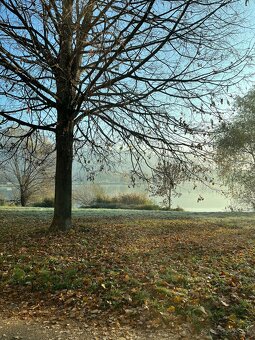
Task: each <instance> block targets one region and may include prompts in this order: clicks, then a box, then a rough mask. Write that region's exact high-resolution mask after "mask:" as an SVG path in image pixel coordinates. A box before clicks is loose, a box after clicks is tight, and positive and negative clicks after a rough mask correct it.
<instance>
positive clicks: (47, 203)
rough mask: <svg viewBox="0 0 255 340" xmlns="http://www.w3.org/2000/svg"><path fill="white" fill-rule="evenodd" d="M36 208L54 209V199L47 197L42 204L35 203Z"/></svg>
mask: <svg viewBox="0 0 255 340" xmlns="http://www.w3.org/2000/svg"><path fill="white" fill-rule="evenodd" d="M33 206H34V207H39V208H53V207H54V198H49V197H46V198H44V199H43V200H42V201H41V202H35V203H34V204H33Z"/></svg>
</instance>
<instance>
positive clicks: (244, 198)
mask: <svg viewBox="0 0 255 340" xmlns="http://www.w3.org/2000/svg"><path fill="white" fill-rule="evenodd" d="M215 152H216V154H215V160H216V163H217V167H218V173H219V176H220V177H221V179H222V180H223V184H224V185H226V187H227V188H228V191H227V194H228V195H230V196H231V197H232V198H234V199H235V200H237V201H238V202H239V203H242V204H245V205H246V206H247V205H248V206H251V207H253V208H255V175H254V174H255V172H254V171H255V89H254V88H253V89H252V90H251V91H249V92H248V94H247V95H245V96H244V97H242V98H241V97H239V98H237V100H236V115H235V117H234V118H233V119H232V120H231V121H230V122H228V123H223V124H221V126H220V127H218V128H217V129H216V138H215Z"/></svg>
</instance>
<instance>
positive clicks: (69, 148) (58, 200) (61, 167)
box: [50, 121, 73, 232]
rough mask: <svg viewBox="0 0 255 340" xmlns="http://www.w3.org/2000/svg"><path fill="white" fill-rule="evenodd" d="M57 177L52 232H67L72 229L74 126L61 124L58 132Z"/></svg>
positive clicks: (67, 123)
mask: <svg viewBox="0 0 255 340" xmlns="http://www.w3.org/2000/svg"><path fill="white" fill-rule="evenodd" d="M56 152H57V155H56V175H55V202H54V217H53V221H52V223H51V226H50V231H53V232H55V231H67V230H68V229H70V228H71V227H72V163H73V126H72V123H71V122H70V121H67V122H66V123H64V124H63V123H62V124H61V123H59V124H58V127H57V131H56Z"/></svg>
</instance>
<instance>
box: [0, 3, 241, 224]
mask: <svg viewBox="0 0 255 340" xmlns="http://www.w3.org/2000/svg"><path fill="white" fill-rule="evenodd" d="M238 4H239V1H231V0H224V1H222V0H213V1H210V0H206V1H205V0H196V1H195V0H185V1H184V0H173V1H164V0H150V1H148V0H121V1H120V0H107V1H106V0H97V1H95V0H54V1H53V0H0V39H1V44H0V79H1V83H0V96H1V107H2V110H3V111H2V113H1V117H2V124H3V125H4V126H5V128H6V127H7V128H8V126H10V124H11V123H12V124H14V125H21V126H23V127H26V128H28V129H30V133H31V134H32V133H34V132H36V131H37V130H45V131H48V132H49V133H53V134H55V141H56V153H57V156H56V158H57V160H56V177H55V178H56V183H55V208H54V218H53V221H52V224H51V230H67V229H68V228H70V227H71V192H72V160H73V157H74V152H73V150H76V151H77V152H78V151H79V150H80V151H81V152H82V147H83V146H84V145H86V147H87V148H88V149H89V150H91V152H92V157H93V160H94V159H95V157H99V158H100V160H101V161H103V160H105V159H107V156H108V155H109V154H110V153H111V152H114V151H116V150H119V149H121V148H124V150H130V152H131V157H132V162H133V165H134V168H135V169H137V167H138V168H139V166H140V164H141V159H142V158H145V156H146V155H147V154H148V153H147V150H153V151H157V150H158V151H159V152H160V151H162V150H169V151H170V152H171V153H172V154H173V155H175V157H182V155H185V154H186V153H188V152H190V151H192V150H195V151H199V150H201V147H202V143H203V142H202V135H203V134H204V125H199V122H198V117H200V116H201V115H202V116H203V121H204V122H205V121H206V120H207V118H206V114H207V113H209V112H210V113H211V112H212V111H215V110H214V100H212V96H213V95H214V94H217V93H221V94H222V91H223V90H222V89H223V86H224V85H226V84H230V83H231V82H232V81H233V79H234V73H233V70H234V69H236V70H237V67H238V66H239V68H238V72H240V71H241V67H242V65H243V62H244V59H245V58H244V55H240V54H239V53H237V51H236V50H235V49H234V47H233V46H232V45H231V42H233V43H235V45H236V41H234V40H233V36H234V33H236V31H237V29H236V25H235V24H236V23H237V20H239V16H240V8H239V7H238V6H239V5H238ZM240 6H243V4H240ZM191 117H192V119H191ZM191 122H192V123H191ZM5 130H6V129H5ZM194 134H197V139H196V138H195V137H194ZM86 161H87V160H86Z"/></svg>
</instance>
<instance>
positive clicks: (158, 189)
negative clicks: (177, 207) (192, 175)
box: [150, 160, 189, 210]
mask: <svg viewBox="0 0 255 340" xmlns="http://www.w3.org/2000/svg"><path fill="white" fill-rule="evenodd" d="M188 178H189V177H188V175H187V173H186V171H185V169H184V168H183V165H182V164H181V163H177V162H176V161H169V160H163V161H159V162H158V164H157V166H156V168H155V170H153V175H152V179H151V186H150V191H151V193H152V194H153V195H155V196H161V197H163V198H164V199H163V204H164V205H165V206H166V207H167V208H168V209H169V210H170V209H171V207H172V198H173V196H179V195H180V193H178V192H177V191H176V188H177V186H178V185H179V184H181V183H182V182H184V181H186V180H187V179H188Z"/></svg>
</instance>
